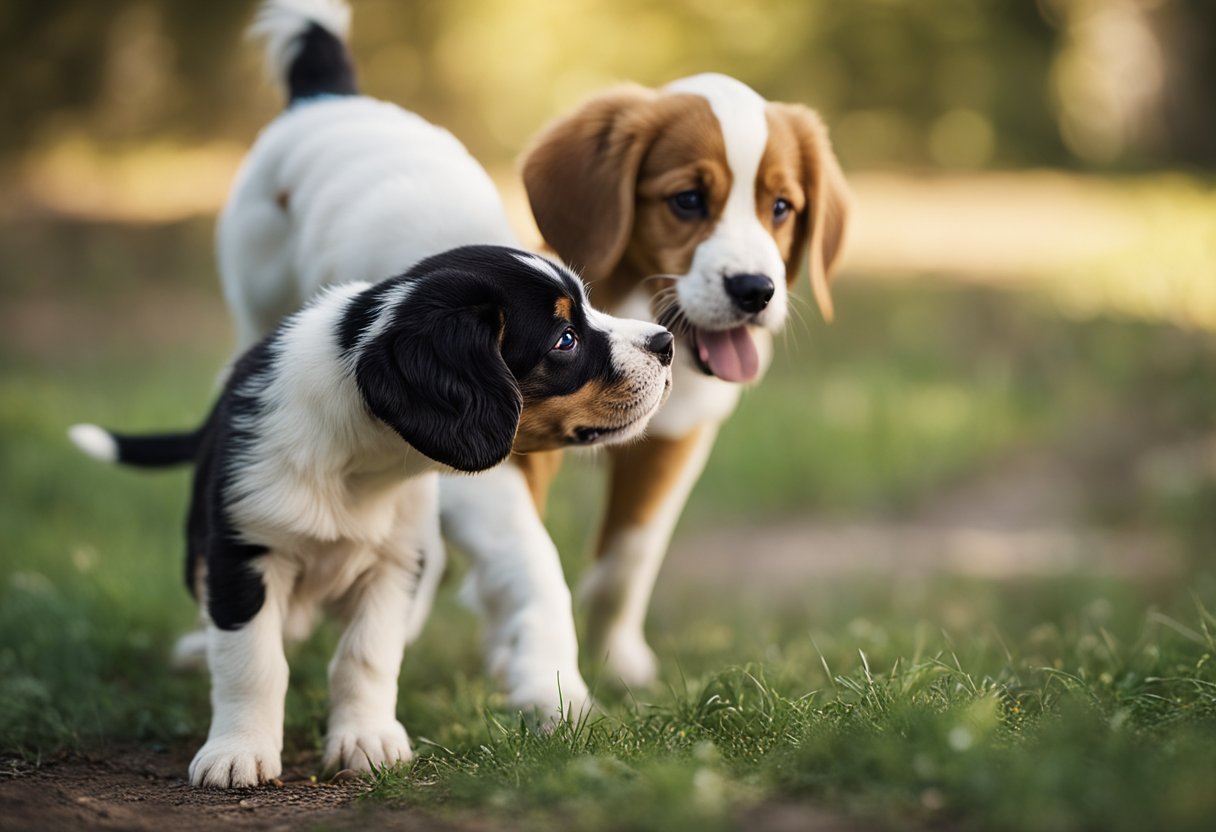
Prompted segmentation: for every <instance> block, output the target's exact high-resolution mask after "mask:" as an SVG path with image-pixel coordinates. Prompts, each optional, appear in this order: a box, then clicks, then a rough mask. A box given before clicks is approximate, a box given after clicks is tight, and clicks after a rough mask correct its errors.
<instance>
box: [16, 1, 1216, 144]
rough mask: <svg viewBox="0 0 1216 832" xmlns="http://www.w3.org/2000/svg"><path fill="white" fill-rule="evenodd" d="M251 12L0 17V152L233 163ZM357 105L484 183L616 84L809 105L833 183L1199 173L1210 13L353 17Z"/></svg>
mask: <svg viewBox="0 0 1216 832" xmlns="http://www.w3.org/2000/svg"><path fill="white" fill-rule="evenodd" d="M252 8H253V2H252V0H214V2H207V3H181V2H167V0H162V1H161V2H155V0H70V1H69V2H63V3H39V2H36V0H9V2H6V3H5V4H4V6H3V8H2V9H0V77H3V78H4V79H5V95H4V96H2V97H0V152H4V153H6V154H8V156H9V157H10V158H11V157H12V155H13V154H14V153H20V152H22V151H26V150H30V149H33V148H36V147H39V146H42V145H45V144H46V143H48V142H54V141H58V140H62V139H64V138H65V137H81V136H83V137H86V138H87V140H88V141H90V142H96V143H100V144H102V145H103V146H114V145H119V146H121V145H130V144H131V143H139V142H148V141H151V140H164V139H171V140H176V141H182V142H203V141H211V140H216V139H228V140H233V141H237V142H241V143H245V142H247V141H248V139H249V137H250V136H251V135H252V134H253V132H254V131H255V130H256V129H257V128H258V127H259V126H260V125H261V124H262V123H264V122H265V121H266V120H267V118H268V117H269V116H270V115H271V114H273V113H274V112H275V111H276V109H277V106H278V105H277V102H276V101H275V98H274V92H273V91H272V90H271V89H270V88H269V86H268V85H265V84H262V83H259V81H258V75H259V74H260V68H259V66H258V63H259V59H260V56H259V55H258V54H257V50H255V49H253V48H252V47H251V46H250V45H249V44H247V43H245V42H244V41H243V40H242V38H241V36H240V33H241V30H242V28H243V27H244V26H245V25H246V23H247V22H248V20H249V19H250V17H251V14H252ZM354 8H355V20H354V38H353V48H354V51H355V52H356V55H357V59H358V65H359V72H360V76H361V78H362V81H363V85H364V87H365V89H366V90H367V91H368V92H370V93H372V94H374V95H379V96H382V97H385V98H388V99H391V100H394V101H398V102H400V103H402V104H404V105H406V106H408V107H410V108H413V109H416V110H418V111H419V112H421V113H422V114H423V115H426V116H428V117H430V118H432V119H433V120H435V121H437V122H438V123H440V124H444V125H446V126H449V127H451V128H452V129H453V130H454V131H455V132H456V134H457V135H458V136H460V137H461V138H462V139H463V140H465V141H466V142H467V143H468V144H469V145H470V147H471V149H472V150H473V151H474V153H475V154H477V155H478V156H479V157H480V158H481V159H482V160H483V161H484V162H487V163H489V164H496V163H500V162H502V161H504V160H507V159H510V158H512V157H513V156H514V155H516V154H517V153H518V152H519V151H520V149H521V148H522V147H523V146H524V144H525V143H526V141H527V139H528V137H529V136H531V135H532V134H533V133H534V132H535V131H536V130H537V129H539V127H540V126H541V124H543V123H544V122H545V121H546V120H547V119H549V118H551V117H553V116H554V115H555V114H556V113H558V112H561V111H563V110H565V109H566V108H569V107H570V106H572V105H573V104H574V103H575V102H576V101H577V100H578V99H580V98H581V97H583V96H585V95H587V94H589V93H591V92H593V91H595V90H597V89H600V88H602V87H603V86H605V85H607V84H610V83H613V82H616V81H622V80H630V81H637V82H641V83H644V84H651V85H658V84H663V83H665V82H667V81H670V80H673V79H674V78H677V77H680V76H682V75H686V74H690V73H694V72H699V71H706V70H717V71H723V72H727V73H730V74H734V75H736V76H738V77H739V78H741V79H743V80H744V81H746V82H748V83H750V84H752V85H754V86H755V87H756V88H757V89H758V90H760V91H761V92H762V93H764V94H765V95H766V96H768V97H770V98H773V99H776V100H790V101H799V102H804V103H807V104H810V105H812V106H816V107H819V108H821V109H822V110H823V111H824V112H825V114H826V115H827V116H828V117H829V122H830V123H832V124H833V125H834V126H835V129H836V136H837V141H838V143H839V146H840V152H841V155H842V156H843V158H844V161H845V163H846V166H858V165H875V164H885V165H890V164H896V165H941V166H946V167H963V168H973V167H978V166H983V165H987V164H999V165H1006V166H1009V165H1024V164H1052V165H1058V164H1073V163H1076V162H1078V161H1081V162H1085V163H1093V164H1130V165H1135V166H1140V167H1144V166H1159V165H1176V164H1179V163H1188V162H1190V163H1200V164H1203V163H1210V162H1212V161H1213V159H1216V150H1214V149H1213V147H1212V143H1211V142H1210V141H1208V140H1207V138H1210V136H1211V135H1212V129H1213V125H1214V119H1216V92H1214V91H1213V87H1212V85H1211V84H1210V83H1205V82H1204V81H1203V79H1204V78H1208V79H1210V78H1211V77H1213V71H1216V67H1214V66H1213V61H1214V60H1216V59H1213V57H1212V55H1213V54H1214V53H1216V7H1213V6H1212V4H1210V3H1204V2H1202V0H1158V1H1157V2H1147V1H1146V0H1145V1H1143V2H1142V0H1118V2H1111V3H1107V4H1103V3H1095V2H1091V1H1090V0H1039V2H1037V3H1034V2H1030V0H917V2H912V0H856V2H848V3H842V2H832V1H831V0H753V2H748V3H739V2H735V1H734V0H673V2H667V3H662V4H655V3H651V2H647V0H515V1H514V2H510V3H503V2H498V0H413V1H412V2H396V1H395V0H356V2H355V3H354Z"/></svg>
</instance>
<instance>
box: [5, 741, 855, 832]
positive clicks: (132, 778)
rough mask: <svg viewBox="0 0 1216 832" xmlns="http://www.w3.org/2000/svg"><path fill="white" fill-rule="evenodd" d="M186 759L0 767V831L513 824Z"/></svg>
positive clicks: (792, 827)
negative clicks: (212, 778)
mask: <svg viewBox="0 0 1216 832" xmlns="http://www.w3.org/2000/svg"><path fill="white" fill-rule="evenodd" d="M189 761H190V752H189V751H187V750H185V749H181V750H177V751H149V750H146V749H134V748H131V749H118V750H109V751H107V752H105V753H100V752H98V753H94V754H92V755H87V756H83V755H67V756H64V757H62V758H59V759H56V760H53V761H50V762H45V763H43V765H42V766H40V767H37V768H35V767H33V766H31V765H28V764H24V763H21V762H19V761H15V760H2V759H0V830H4V832H10V830H11V832H17V830H21V832H25V830H29V831H30V832H34V830H37V832H60V830H81V829H104V830H124V831H125V832H165V831H166V830H169V831H170V832H221V831H222V832H229V830H236V832H255V830H257V831H258V832H260V831H261V830H265V831H266V832H279V830H282V832H295V830H301V829H326V830H335V831H336V832H345V830H351V831H352V832H353V830H367V829H375V830H389V831H390V832H391V831H392V830H422V829H425V830H450V832H490V830H493V832H503V830H511V829H524V828H526V827H524V826H523V825H521V824H520V823H519V822H518V821H513V820H512V819H510V818H503V817H499V816H489V815H478V814H474V813H472V812H468V813H461V814H459V815H447V814H445V815H444V816H443V817H438V816H436V815H433V814H430V813H426V812H422V811H419V810H414V809H410V808H408V807H401V806H394V807H386V806H383V805H379V804H375V803H369V802H360V801H359V796H360V795H361V794H363V793H364V792H365V791H366V790H367V788H368V785H367V783H366V781H364V780H361V779H358V778H352V779H347V780H344V781H342V782H338V783H332V782H330V783H316V782H313V781H312V780H310V779H309V776H308V775H309V773H310V772H312V771H314V770H315V768H316V762H317V761H316V759H314V758H311V757H305V758H299V759H297V760H294V761H292V764H291V765H287V766H285V771H284V772H283V777H282V784H281V785H274V786H265V787H262V788H257V789H238V790H235V791H230V792H224V791H213V790H207V789H194V788H191V787H190V785H189V784H188V783H187V782H186V780H185V776H184V774H185V771H186V768H187V766H188V765H189ZM736 820H737V826H738V828H740V829H746V830H749V832H750V830H758V832H795V831H797V832H862V831H863V830H865V829H866V828H867V827H865V826H863V825H861V824H859V823H858V822H856V821H853V820H851V819H849V818H846V817H843V816H840V815H836V814H833V813H831V812H826V811H823V810H821V809H818V808H815V807H812V806H806V805H803V804H799V803H793V802H775V801H774V802H767V803H763V804H759V805H754V806H750V807H747V808H744V809H742V810H740V812H739V814H738V816H737V818H736Z"/></svg>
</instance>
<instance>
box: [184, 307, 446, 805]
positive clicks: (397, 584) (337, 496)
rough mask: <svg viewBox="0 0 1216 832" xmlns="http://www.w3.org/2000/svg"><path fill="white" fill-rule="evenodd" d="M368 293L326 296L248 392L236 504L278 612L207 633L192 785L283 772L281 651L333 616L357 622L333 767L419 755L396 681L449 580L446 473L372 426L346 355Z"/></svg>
mask: <svg viewBox="0 0 1216 832" xmlns="http://www.w3.org/2000/svg"><path fill="white" fill-rule="evenodd" d="M366 288H367V285H366V284H350V285H346V286H342V287H339V288H335V289H330V290H329V291H327V292H325V293H324V294H323V295H321V296H320V297H319V298H318V299H317V300H316V301H315V302H314V303H313V304H311V305H310V306H309V307H307V308H306V309H304V310H303V311H301V312H300V313H298V314H297V315H295V316H293V317H292V318H291V319H290V320H289V321H288V322H287V323H286V324H285V325H284V327H283V329H282V330H281V332H280V335H279V338H278V339H277V340H276V342H275V346H274V353H273V360H272V362H271V366H270V368H269V369H268V370H267V371H265V373H264V374H263V375H261V376H251V377H249V378H247V379H243V380H241V381H240V382H239V384H240V385H241V388H238V389H241V390H242V392H243V393H244V394H246V395H249V396H253V397H256V398H257V399H258V400H259V403H260V407H259V409H258V411H257V415H256V416H253V417H250V418H249V423H248V424H244V425H239V427H241V428H243V429H245V430H248V431H249V432H250V433H251V434H252V435H253V436H254V437H255V438H256V441H255V442H253V443H251V445H250V447H249V448H248V449H247V450H246V451H245V452H244V454H243V456H241V457H238V458H237V459H236V460H235V461H234V463H233V465H234V468H233V470H232V472H231V474H230V476H231V479H232V484H231V486H230V490H226V491H225V497H226V498H227V501H226V506H227V510H228V513H229V516H230V518H231V520H232V522H233V523H234V524H235V526H236V527H237V528H238V529H239V530H240V533H241V534H242V536H243V537H245V538H247V539H250V540H255V541H257V542H258V543H259V544H260V545H262V546H265V547H266V548H267V549H268V550H269V552H268V554H266V555H264V556H262V557H260V558H259V559H258V560H257V561H256V564H257V568H258V569H259V570H260V571H261V573H262V580H263V583H264V586H265V588H266V600H265V602H264V604H263V606H262V608H261V609H260V610H259V611H258V613H257V614H256V615H255V616H254V617H253V619H252V620H251V621H249V622H248V623H246V624H244V625H243V626H241V627H240V628H238V629H237V630H235V631H224V630H221V629H219V628H217V627H215V626H213V625H210V626H208V627H207V636H206V638H207V663H208V666H209V667H210V669H211V674H212V712H213V713H212V725H211V731H210V734H209V736H208V740H207V743H206V744H205V745H204V746H203V748H202V749H201V750H200V751H199V753H198V755H197V756H196V757H195V759H194V762H193V763H192V765H191V768H190V780H191V782H192V783H193V784H194V785H199V786H215V787H220V788H230V787H231V788H235V787H242V786H250V785H255V784H256V783H258V782H263V781H265V780H267V779H269V778H272V777H275V776H277V775H278V773H279V771H280V763H279V752H280V751H281V749H282V724H283V697H284V695H285V693H286V688H287V662H286V659H285V658H284V655H283V642H284V640H299V639H302V638H305V637H306V636H307V635H308V634H309V632H310V631H311V629H312V626H313V623H314V621H315V620H316V618H317V615H318V612H319V610H320V608H321V607H323V606H324V607H328V608H333V609H336V610H337V611H338V613H339V615H340V616H341V617H342V618H343V619H344V620H345V621H346V630H345V632H344V633H343V636H342V638H341V640H340V642H339V644H338V650H337V652H336V654H335V656H334V659H333V661H332V662H331V664H330V720H329V730H328V733H327V735H326V743H325V756H324V764H325V765H326V766H327V767H336V766H342V767H345V768H354V769H361V770H368V769H370V768H371V767H373V766H379V765H386V764H392V763H395V762H399V761H403V760H408V759H410V757H411V752H410V747H409V739H408V736H407V735H406V733H405V729H404V728H403V727H402V726H401V724H400V723H399V722H398V721H397V718H396V703H397V676H398V671H399V668H400V663H401V654H402V651H403V650H404V649H405V647H406V645H407V644H408V643H409V641H411V640H412V639H413V638H414V637H416V636H417V634H418V632H419V630H420V629H421V626H422V622H423V621H425V618H426V615H427V612H428V610H429V607H430V604H431V600H432V597H433V594H434V590H435V587H436V585H437V582H438V577H439V574H440V573H441V572H442V568H443V548H442V545H441V542H440V539H439V525H438V487H437V482H436V479H437V477H436V474H435V471H436V470H437V469H438V468H439V464H438V463H436V462H433V461H432V460H430V459H428V458H426V457H425V456H423V455H422V454H420V453H418V452H417V451H414V450H413V449H412V448H411V447H410V446H409V445H407V444H406V443H405V442H403V441H402V440H401V438H400V436H398V435H397V434H396V433H394V432H393V431H392V430H390V429H389V428H388V427H386V426H385V425H383V424H382V423H380V422H379V421H377V420H376V419H375V418H373V417H372V416H371V415H370V414H369V413H368V411H367V408H366V406H365V404H364V401H363V399H362V397H361V396H360V395H359V392H358V390H357V387H356V385H355V382H354V377H353V369H354V368H353V363H352V359H351V358H350V357H348V356H343V355H342V354H341V351H340V349H339V347H338V345H337V343H336V339H335V335H336V332H337V329H338V322H339V320H340V316H341V314H342V312H343V310H344V309H345V307H346V305H347V303H348V302H349V300H350V298H351V297H353V296H354V295H355V294H357V293H358V292H359V291H361V290H363V289H366ZM392 311H393V310H392V308H391V307H387V306H386V307H382V309H381V313H380V314H381V315H389V314H392ZM204 600H205V599H204ZM192 640H194V641H196V640H197V637H196V636H187V637H186V639H183V642H182V644H181V649H180V650H179V651H178V653H179V655H181V656H182V658H188V657H189V654H190V646H191V644H190V642H191V641H192Z"/></svg>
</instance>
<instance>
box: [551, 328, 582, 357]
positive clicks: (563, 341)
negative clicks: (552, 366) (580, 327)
mask: <svg viewBox="0 0 1216 832" xmlns="http://www.w3.org/2000/svg"><path fill="white" fill-rule="evenodd" d="M576 347H578V335H576V334H575V333H574V330H573V329H567V330H566V331H565V332H563V333H562V335H561V337H560V338H558V339H557V343H556V344H554V345H553V349H554V350H556V351H557V352H572V351H573V350H574V349H575V348H576Z"/></svg>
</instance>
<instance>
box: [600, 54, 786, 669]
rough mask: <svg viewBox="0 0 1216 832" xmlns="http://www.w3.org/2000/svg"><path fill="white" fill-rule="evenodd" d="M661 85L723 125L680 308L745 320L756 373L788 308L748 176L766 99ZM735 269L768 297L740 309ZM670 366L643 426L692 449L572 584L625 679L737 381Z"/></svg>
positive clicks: (698, 81) (637, 310)
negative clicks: (719, 193)
mask: <svg viewBox="0 0 1216 832" xmlns="http://www.w3.org/2000/svg"><path fill="white" fill-rule="evenodd" d="M665 89H666V91H667V92H672V93H688V94H692V95H699V96H702V97H703V98H705V99H706V101H707V102H708V103H709V106H710V109H711V110H712V111H713V113H714V116H715V118H716V119H717V121H718V125H719V127H720V128H721V130H722V137H723V140H724V143H725V147H726V157H727V163H728V165H729V167H730V170H731V176H732V184H731V190H730V193H729V195H728V196H727V201H726V206H725V208H724V210H723V213H722V216H721V217H720V218H719V220H718V224H717V225H716V226H715V228H714V230H713V232H712V234H711V235H710V236H709V237H708V238H707V239H706V240H704V241H703V242H702V243H701V244H700V245H698V246H697V249H696V251H695V252H694V254H693V259H692V263H691V264H690V266H689V269H688V273H687V274H685V275H683V276H681V277H680V278H679V280H677V281H676V292H677V297H678V299H679V303H680V308H681V310H682V311H683V313H684V316H685V317H686V318H687V320H688V321H689V322H690V323H692V324H693V325H694V326H697V327H701V328H704V329H710V330H720V329H728V328H731V327H734V326H738V325H740V324H742V323H747V324H748V328H749V331H750V334H751V336H752V339H753V341H754V342H755V344H756V348H757V351H758V353H759V358H760V376H762V375H763V373H764V372H765V370H767V368H768V365H769V363H770V361H771V359H772V333H774V332H777V331H779V330H780V329H781V328H782V327H783V326H784V324H785V321H786V317H787V314H788V292H787V289H786V279H785V278H786V274H785V263H784V261H783V260H782V258H781V252H780V250H779V249H778V248H777V243H776V241H775V240H774V239H773V237H772V235H771V234H769V232H768V231H767V230H766V229H765V227H764V226H763V225H762V224H761V222H760V220H759V217H758V216H757V214H756V200H755V188H756V176H757V174H758V171H759V167H760V161H761V159H762V157H763V155H764V150H765V147H766V145H767V143H768V122H767V120H766V118H765V101H764V99H763V98H762V97H760V96H759V95H758V94H757V93H756V92H754V91H753V90H752V89H751V88H749V87H747V86H746V85H745V84H743V83H741V82H739V81H737V80H735V79H733V78H729V77H727V76H725V75H718V74H715V73H708V74H704V75H696V76H693V77H690V78H685V79H682V80H679V81H676V82H674V83H672V84H670V85H668V86H667V87H666V88H665ZM741 273H751V274H763V275H766V276H768V277H769V278H771V279H772V281H773V286H774V292H773V297H772V299H771V300H770V301H769V303H768V306H767V307H766V308H765V309H764V310H763V311H762V312H760V313H759V314H756V315H754V316H750V317H749V316H746V315H744V314H743V313H741V312H740V311H739V310H738V309H736V308H735V307H734V306H733V304H732V302H731V300H730V298H729V296H728V295H727V294H726V287H725V282H724V277H725V276H726V275H731V274H741ZM649 301H650V299H649V294H648V293H647V292H645V291H644V290H641V289H639V290H638V291H635V292H633V293H631V294H630V295H629V296H628V297H627V298H626V299H625V300H624V301H623V302H622V303H621V304H620V305H619V306H618V307H617V308H615V309H614V310H613V311H614V312H616V313H617V314H620V315H625V316H636V317H648V316H649V314H650V304H649ZM672 370H673V378H672V387H673V392H672V395H671V397H670V398H669V399H668V401H667V403H666V404H665V405H664V406H663V408H662V409H661V410H660V411H659V412H658V413H657V414H656V415H655V417H654V418H653V419H652V420H651V422H650V426H649V430H650V432H652V433H653V434H655V435H657V436H662V437H666V438H668V439H681V438H683V437H686V436H688V435H689V434H690V433H692V432H693V431H697V430H699V431H701V434H700V436H699V438H698V439H697V444H696V448H695V450H694V452H693V454H692V456H691V457H690V459H689V460H688V461H687V462H686V463H685V467H684V469H683V470H682V471H681V472H680V476H679V478H678V480H677V481H676V483H675V485H674V486H673V487H672V489H671V491H669V492H668V493H667V494H666V496H665V497H664V500H663V503H662V505H661V506H660V508H659V510H658V511H657V512H655V514H654V516H653V517H652V519H651V520H650V521H649V522H648V523H646V524H645V525H642V526H638V527H635V528H629V529H624V530H621V531H619V532H618V533H617V534H616V535H615V536H613V537H612V538H610V539H608V540H606V541H605V550H604V551H603V552H601V554H600V558H599V560H598V561H597V562H596V564H595V566H594V567H593V568H592V569H591V571H590V572H589V573H588V575H587V577H586V578H585V579H584V581H583V583H582V586H581V588H580V593H579V595H580V599H581V600H582V601H583V602H584V603H585V604H586V605H587V607H588V618H587V624H588V627H587V629H588V640H589V642H590V643H592V644H593V645H595V648H596V650H597V651H598V654H599V655H600V656H601V657H602V658H603V659H604V661H605V662H606V664H607V667H608V668H609V669H610V670H611V671H612V672H613V673H614V674H615V675H616V676H618V677H619V678H620V679H622V680H623V681H624V682H626V683H627V684H629V685H631V686H643V685H647V684H650V683H652V682H653V681H654V679H655V674H656V671H657V664H656V662H655V658H654V652H653V651H652V650H651V649H650V647H649V645H647V643H646V639H645V635H644V633H643V627H644V624H645V620H646V608H647V605H648V604H649V602H650V597H651V594H652V593H653V591H654V584H655V580H656V579H657V578H658V574H659V568H660V567H661V565H662V562H663V557H664V555H665V554H666V552H667V546H668V543H669V542H670V540H671V535H672V532H673V531H674V529H675V525H676V522H677V521H678V520H679V517H680V513H681V512H682V511H683V509H684V504H685V502H686V501H687V499H688V495H689V493H690V492H691V491H692V487H693V486H694V485H695V484H696V481H697V478H698V477H699V476H700V474H701V471H702V470H703V469H704V467H705V463H706V461H707V460H708V458H709V453H710V450H711V449H712V447H713V440H714V437H715V436H716V435H717V431H718V427H719V426H720V425H721V424H722V422H724V421H725V420H726V419H727V418H728V417H729V416H730V415H731V413H733V412H734V409H735V407H736V405H737V404H738V401H739V396H740V394H741V393H742V385H739V384H734V383H731V382H726V381H722V380H721V379H718V378H715V377H712V376H707V375H706V374H705V373H703V372H702V371H701V370H700V369H699V368H697V366H696V365H695V363H694V361H693V359H692V356H691V354H690V353H689V351H688V350H681V351H679V352H678V354H677V356H676V361H675V364H674V366H673V368H672ZM758 377H759V376H758Z"/></svg>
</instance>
